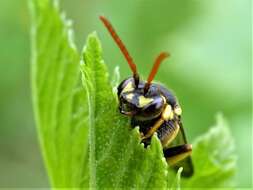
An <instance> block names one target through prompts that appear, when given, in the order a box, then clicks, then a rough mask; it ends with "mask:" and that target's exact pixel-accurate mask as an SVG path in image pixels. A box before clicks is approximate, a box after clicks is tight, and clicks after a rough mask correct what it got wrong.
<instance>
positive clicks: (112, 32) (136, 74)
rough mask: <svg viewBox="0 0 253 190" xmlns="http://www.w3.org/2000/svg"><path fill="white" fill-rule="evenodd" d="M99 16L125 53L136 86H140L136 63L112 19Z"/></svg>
mask: <svg viewBox="0 0 253 190" xmlns="http://www.w3.org/2000/svg"><path fill="white" fill-rule="evenodd" d="M99 18H100V20H101V21H102V22H103V23H104V25H105V27H106V28H107V30H108V31H109V33H110V34H111V36H112V38H113V39H114V41H115V42H116V44H117V45H118V47H119V49H120V50H121V52H122V53H123V55H124V57H125V58H126V60H127V62H128V65H129V67H130V68H131V70H132V72H133V76H134V80H135V84H136V86H138V83H139V75H138V73H137V69H136V65H135V64H134V62H133V59H132V57H131V56H130V54H129V53H128V51H127V49H126V47H125V45H124V43H123V42H122V41H121V39H120V37H119V36H118V34H117V33H116V31H115V30H114V28H113V26H112V24H111V23H110V21H109V20H107V18H105V17H104V16H99Z"/></svg>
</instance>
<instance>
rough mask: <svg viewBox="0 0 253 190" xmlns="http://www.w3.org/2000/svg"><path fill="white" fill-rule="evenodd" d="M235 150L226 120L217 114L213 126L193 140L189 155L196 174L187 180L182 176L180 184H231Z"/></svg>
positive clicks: (223, 185)
mask: <svg viewBox="0 0 253 190" xmlns="http://www.w3.org/2000/svg"><path fill="white" fill-rule="evenodd" d="M234 149H235V145H234V140H233V138H232V136H231V133H230V131H229V128H228V125H227V122H226V121H225V120H224V119H223V117H222V116H221V115H218V117H217V124H216V126H214V127H212V128H211V129H210V130H209V131H208V132H207V133H206V134H204V135H202V136H200V137H198V138H197V139H196V140H195V142H194V144H193V154H192V158H193V163H194V169H195V173H194V176H193V177H192V178H190V179H181V182H182V187H194V188H228V187H234V186H235V184H234V174H235V170H236V156H235V153H234Z"/></svg>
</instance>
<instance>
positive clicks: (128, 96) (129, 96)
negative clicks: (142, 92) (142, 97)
mask: <svg viewBox="0 0 253 190" xmlns="http://www.w3.org/2000/svg"><path fill="white" fill-rule="evenodd" d="M133 97H134V94H133V93H131V94H128V95H126V98H127V99H128V100H129V101H130V100H132V99H133Z"/></svg>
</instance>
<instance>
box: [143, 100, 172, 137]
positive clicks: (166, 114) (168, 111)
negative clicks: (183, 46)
mask: <svg viewBox="0 0 253 190" xmlns="http://www.w3.org/2000/svg"><path fill="white" fill-rule="evenodd" d="M173 116H174V114H173V111H172V108H171V106H170V105H169V104H167V105H166V106H165V108H164V110H163V112H162V114H161V117H160V118H159V119H158V120H157V121H156V122H155V124H154V125H153V126H152V127H151V128H150V129H149V131H148V132H147V133H146V134H145V135H143V136H142V140H145V139H148V138H150V137H151V136H152V135H153V134H154V132H156V131H157V130H158V129H159V128H160V127H161V126H162V124H163V123H164V122H166V121H168V120H169V119H172V118H173Z"/></svg>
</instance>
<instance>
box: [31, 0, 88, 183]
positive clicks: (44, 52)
mask: <svg viewBox="0 0 253 190" xmlns="http://www.w3.org/2000/svg"><path fill="white" fill-rule="evenodd" d="M55 2H56V1H55ZM30 5H31V11H32V34H31V35H32V92H33V105H34V111H35V116H36V124H37V128H38V134H39V139H40V144H41V147H42V153H43V157H44V160H45V162H46V167H47V171H48V175H49V178H50V181H51V184H52V186H53V187H79V186H80V183H82V180H83V178H84V177H83V175H84V174H83V170H84V168H85V167H86V166H85V159H86V157H87V156H86V152H87V150H86V147H87V134H88V132H87V130H88V127H87V124H86V118H87V113H88V112H87V111H88V110H87V108H85V107H83V106H81V105H85V101H86V98H85V93H84V91H83V89H82V87H81V82H80V74H79V73H80V71H79V55H78V53H77V50H76V48H75V46H74V43H73V41H72V37H71V34H72V30H71V25H70V22H69V21H68V20H66V19H65V18H64V17H63V16H60V13H59V8H58V6H57V3H52V2H51V1H49V0H40V1H39V0H32V1H31V2H30Z"/></svg>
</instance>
